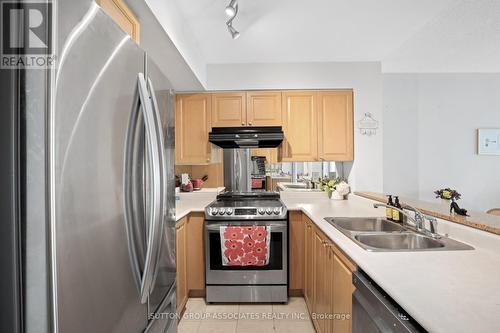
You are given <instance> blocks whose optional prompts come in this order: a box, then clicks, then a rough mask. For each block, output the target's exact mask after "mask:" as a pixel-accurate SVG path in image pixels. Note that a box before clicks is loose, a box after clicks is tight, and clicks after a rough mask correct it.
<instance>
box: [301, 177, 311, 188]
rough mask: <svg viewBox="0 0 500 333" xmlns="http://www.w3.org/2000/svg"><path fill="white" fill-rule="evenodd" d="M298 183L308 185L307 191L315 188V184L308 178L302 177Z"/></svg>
mask: <svg viewBox="0 0 500 333" xmlns="http://www.w3.org/2000/svg"><path fill="white" fill-rule="evenodd" d="M298 181H299V183H306V188H307V189H313V188H314V183H313V182H312V181H311V180H310V179H308V178H306V177H304V176H302V177H300V178H299V179H298Z"/></svg>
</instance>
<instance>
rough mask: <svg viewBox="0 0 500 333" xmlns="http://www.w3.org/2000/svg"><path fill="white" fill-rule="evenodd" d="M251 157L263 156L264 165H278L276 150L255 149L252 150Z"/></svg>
mask: <svg viewBox="0 0 500 333" xmlns="http://www.w3.org/2000/svg"><path fill="white" fill-rule="evenodd" d="M252 156H264V157H265V158H266V163H278V149H277V148H255V149H252Z"/></svg>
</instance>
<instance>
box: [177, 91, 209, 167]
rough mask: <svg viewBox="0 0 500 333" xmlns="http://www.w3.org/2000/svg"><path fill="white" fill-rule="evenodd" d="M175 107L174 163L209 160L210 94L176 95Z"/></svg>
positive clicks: (193, 162)
mask: <svg viewBox="0 0 500 333" xmlns="http://www.w3.org/2000/svg"><path fill="white" fill-rule="evenodd" d="M176 98H177V103H176V109H175V163H176V164H207V163H209V162H210V161H211V144H210V143H209V142H208V133H209V132H210V129H211V108H212V103H211V95H210V94H188V95H177V97H176Z"/></svg>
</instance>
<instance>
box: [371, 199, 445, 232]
mask: <svg viewBox="0 0 500 333" xmlns="http://www.w3.org/2000/svg"><path fill="white" fill-rule="evenodd" d="M373 207H374V208H378V207H386V208H390V209H395V210H397V211H398V212H400V213H401V214H403V215H404V216H406V217H407V218H408V219H409V220H410V221H412V222H413V223H414V224H415V229H416V230H417V231H418V232H421V233H423V234H425V235H427V236H430V237H432V238H441V236H440V235H439V234H437V233H436V224H437V220H436V218H434V217H432V216H428V215H425V214H424V213H422V212H421V211H419V210H418V209H416V208H415V207H412V206H410V205H406V204H403V205H402V207H403V209H399V208H397V207H394V206H389V205H386V204H383V203H375V204H373ZM405 209H406V210H409V211H412V212H414V213H415V217H413V216H411V215H410V214H409V213H407V212H406V211H405ZM425 220H428V221H429V222H430V230H427V228H426V227H425Z"/></svg>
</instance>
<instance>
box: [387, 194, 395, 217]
mask: <svg viewBox="0 0 500 333" xmlns="http://www.w3.org/2000/svg"><path fill="white" fill-rule="evenodd" d="M387 198H388V200H387V205H388V206H394V203H393V202H392V195H388V196H387ZM392 216H393V209H392V208H390V207H386V208H385V217H386V218H387V219H388V220H391V221H392Z"/></svg>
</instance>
